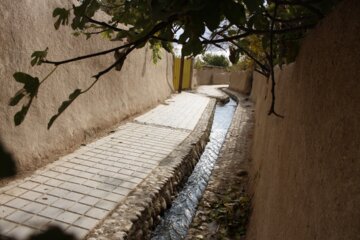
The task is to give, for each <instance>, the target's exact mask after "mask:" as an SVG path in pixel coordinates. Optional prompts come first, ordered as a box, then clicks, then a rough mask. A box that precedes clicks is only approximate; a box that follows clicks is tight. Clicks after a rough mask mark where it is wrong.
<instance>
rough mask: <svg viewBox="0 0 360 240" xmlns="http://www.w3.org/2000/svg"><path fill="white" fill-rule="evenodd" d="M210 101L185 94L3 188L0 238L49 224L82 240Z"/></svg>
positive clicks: (179, 138)
mask: <svg viewBox="0 0 360 240" xmlns="http://www.w3.org/2000/svg"><path fill="white" fill-rule="evenodd" d="M208 103H209V99H208V98H206V97H203V96H199V95H195V94H191V93H186V92H184V93H182V94H179V95H175V96H174V97H173V98H171V99H169V100H167V101H166V104H165V105H159V106H158V107H156V108H154V109H153V110H151V111H149V112H148V113H145V114H144V115H142V116H140V117H138V118H136V119H135V121H134V122H131V123H127V124H125V125H122V126H120V127H119V128H118V129H116V131H115V132H114V133H112V134H110V135H108V136H106V137H104V138H102V139H99V140H97V141H95V142H93V143H91V144H89V145H87V146H84V147H82V148H80V149H79V150H77V151H75V152H74V153H72V154H69V155H67V156H65V157H62V158H61V159H59V160H58V161H56V162H54V163H52V164H50V165H48V166H47V167H46V168H44V169H41V170H38V171H36V172H35V173H34V174H33V175H32V176H31V177H28V178H26V179H23V180H20V181H16V182H13V183H11V184H9V185H8V186H6V187H4V188H1V189H0V233H1V234H2V235H3V236H12V237H16V238H17V239H24V238H25V237H26V236H28V235H29V234H31V233H34V232H39V231H41V230H43V229H45V228H46V227H47V226H49V225H59V226H61V227H62V228H63V229H64V230H66V231H67V232H71V233H74V234H75V235H76V236H77V237H78V238H83V237H84V236H86V234H87V233H88V232H89V231H90V230H91V229H93V228H94V227H95V226H96V225H97V224H98V223H99V222H100V221H101V220H102V219H103V218H105V217H106V216H107V215H108V214H109V213H110V212H111V211H112V210H113V209H114V208H115V207H116V206H117V205H118V204H119V203H120V202H121V201H122V200H124V199H125V198H126V196H127V194H128V193H129V192H130V191H131V190H132V189H134V188H135V187H136V186H137V185H138V184H139V183H140V182H141V181H142V180H143V179H145V178H146V177H147V175H148V174H149V173H150V172H151V171H152V170H153V169H154V168H156V167H157V165H158V163H159V162H160V161H161V160H162V159H164V158H166V156H168V155H169V154H170V152H171V151H172V150H173V149H175V147H176V146H178V145H179V144H180V143H181V142H182V141H183V140H184V139H185V138H186V137H187V136H188V135H189V134H190V133H191V131H192V130H193V129H194V127H195V125H196V123H197V122H198V120H199V119H200V117H201V115H202V113H203V111H204V110H205V108H206V106H207V104H208Z"/></svg>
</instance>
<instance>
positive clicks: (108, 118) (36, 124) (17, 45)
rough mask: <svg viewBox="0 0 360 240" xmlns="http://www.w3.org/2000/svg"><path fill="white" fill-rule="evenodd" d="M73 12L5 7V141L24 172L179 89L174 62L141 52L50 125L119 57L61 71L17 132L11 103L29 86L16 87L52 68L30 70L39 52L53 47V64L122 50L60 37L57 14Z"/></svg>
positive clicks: (0, 98) (64, 31)
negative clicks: (22, 75)
mask: <svg viewBox="0 0 360 240" xmlns="http://www.w3.org/2000/svg"><path fill="white" fill-rule="evenodd" d="M66 4H67V5H68V7H69V6H70V4H71V1H63V0H51V1H48V0H36V1H31V0H18V1H12V0H2V1H0V16H1V21H2V24H1V25H0V32H1V34H0V45H1V51H0V85H1V91H0V123H1V124H0V138H1V142H2V143H3V144H4V147H5V148H6V150H7V151H9V152H10V153H12V154H13V156H14V157H15V158H16V161H17V164H18V167H19V169H20V170H21V171H24V170H33V169H36V168H38V167H39V166H42V165H44V164H46V163H47V162H48V161H49V159H51V157H52V156H54V155H56V154H62V153H64V152H66V151H69V150H70V149H72V148H73V147H74V146H76V145H79V144H80V143H81V142H82V141H84V140H86V139H87V138H88V137H89V136H94V135H96V134H97V133H98V132H101V131H102V130H103V129H106V128H109V127H111V126H113V125H114V124H116V123H119V122H120V121H121V120H123V119H125V118H127V117H129V116H131V115H134V114H136V113H139V112H141V111H144V110H145V109H147V108H149V107H151V106H154V105H155V104H157V103H159V102H161V101H163V100H164V99H166V98H167V97H168V96H169V95H170V93H171V86H172V57H171V56H170V55H167V54H165V53H164V54H163V58H162V60H161V61H160V62H159V63H158V64H156V65H154V64H153V63H152V60H151V59H152V57H151V54H152V53H151V50H149V49H148V48H143V49H140V50H137V51H135V52H133V53H131V55H130V56H129V57H128V58H127V59H126V62H125V64H124V66H123V70H122V71H121V72H117V71H111V72H110V73H108V74H107V75H105V76H104V77H103V78H102V79H101V80H100V81H99V82H98V83H97V84H96V85H95V87H94V88H93V89H92V90H91V91H90V92H88V93H87V94H86V95H82V96H80V97H79V98H78V99H77V100H76V101H75V102H74V103H73V104H72V105H71V106H70V107H69V109H67V110H66V111H65V112H64V113H63V114H62V115H61V116H60V117H59V118H58V120H57V121H56V122H55V124H54V125H53V127H52V128H51V129H50V130H47V129H46V127H47V123H48V121H49V119H50V118H51V116H52V115H54V114H55V113H56V112H57V109H58V107H59V106H60V105H61V102H62V101H64V100H66V99H67V98H68V96H69V94H70V93H71V92H72V91H73V90H74V89H76V88H82V89H85V88H86V87H87V86H89V84H90V83H91V82H92V81H93V79H92V78H91V76H92V75H94V74H96V73H97V72H98V71H101V70H103V69H104V68H106V67H108V66H109V65H110V64H111V63H113V61H114V57H113V55H112V54H110V55H109V56H104V57H100V58H94V59H91V60H85V61H82V62H78V63H74V64H70V65H64V66H60V67H58V69H57V70H56V72H55V74H54V75H53V76H51V77H50V78H49V79H48V80H47V81H46V82H45V83H44V84H43V86H42V87H41V89H40V91H39V93H38V97H37V98H35V100H34V102H33V105H32V107H31V108H30V111H29V113H28V116H27V117H26V119H25V121H24V122H23V124H22V125H20V126H18V127H15V126H14V122H13V116H14V114H15V113H16V112H17V111H18V110H19V108H21V105H19V106H17V107H15V108H14V107H9V106H8V101H9V99H10V97H12V96H13V95H14V94H15V92H16V91H17V90H19V89H20V88H21V87H22V85H21V84H19V83H16V82H15V81H14V80H13V77H12V75H13V73H14V72H16V71H24V72H28V73H30V74H32V75H34V76H38V77H41V78H43V77H44V76H46V75H47V74H48V73H49V72H50V70H51V69H52V67H51V66H45V65H42V66H39V67H33V68H32V67H31V66H30V55H31V53H32V52H33V51H35V50H43V49H45V48H46V47H49V56H48V58H49V59H52V60H63V59H67V58H70V57H75V56H79V55H83V54H87V53H91V52H96V51H99V50H105V49H109V48H110V47H113V46H114V45H118V44H120V43H118V42H111V43H110V42H108V41H105V40H102V39H89V40H85V39H84V38H83V37H81V38H75V37H73V36H72V35H71V30H70V28H60V30H59V31H55V29H54V26H53V23H54V19H53V18H52V10H53V9H54V8H55V7H58V6H61V7H64V5H66Z"/></svg>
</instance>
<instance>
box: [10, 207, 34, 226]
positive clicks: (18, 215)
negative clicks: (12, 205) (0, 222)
mask: <svg viewBox="0 0 360 240" xmlns="http://www.w3.org/2000/svg"><path fill="white" fill-rule="evenodd" d="M32 216H33V214H30V213H27V212H24V211H20V210H17V211H15V212H14V213H12V214H10V215H9V216H7V217H6V219H7V220H10V221H12V222H15V223H23V222H25V221H26V220H28V219H29V218H31V217H32Z"/></svg>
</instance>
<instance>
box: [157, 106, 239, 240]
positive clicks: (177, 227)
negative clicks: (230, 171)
mask: <svg viewBox="0 0 360 240" xmlns="http://www.w3.org/2000/svg"><path fill="white" fill-rule="evenodd" d="M236 105H237V104H236V102H235V101H234V100H232V99H230V101H229V102H228V103H226V104H221V103H217V105H216V108H215V115H214V120H213V124H212V127H211V132H210V141H209V142H208V143H207V145H206V147H205V150H204V152H203V154H202V155H201V157H200V160H199V161H198V163H197V164H196V166H195V168H194V171H193V172H192V174H191V176H190V177H189V179H188V180H187V182H186V183H185V185H184V188H183V189H182V190H181V192H180V193H179V194H178V196H177V198H176V199H175V200H174V201H173V203H172V205H171V208H170V209H168V210H167V211H166V212H165V214H164V216H163V218H162V220H161V222H160V223H159V225H158V226H157V227H156V229H155V231H154V233H153V235H152V238H151V239H152V240H179V239H184V238H185V237H186V235H187V232H188V229H189V226H190V224H191V221H192V219H193V217H194V215H195V213H196V207H197V205H198V202H199V200H200V199H201V197H202V195H203V192H204V190H205V188H206V186H207V183H208V181H209V179H210V175H211V172H212V170H213V168H214V166H215V163H216V160H217V158H218V156H219V153H220V149H221V147H222V145H223V144H224V141H225V137H226V134H227V131H228V129H229V127H230V124H231V120H232V117H233V115H234V112H235V109H236Z"/></svg>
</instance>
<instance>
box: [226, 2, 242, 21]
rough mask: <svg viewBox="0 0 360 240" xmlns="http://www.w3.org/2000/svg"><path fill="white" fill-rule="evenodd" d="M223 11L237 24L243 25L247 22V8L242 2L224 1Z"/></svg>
mask: <svg viewBox="0 0 360 240" xmlns="http://www.w3.org/2000/svg"><path fill="white" fill-rule="evenodd" d="M223 11H224V15H225V17H226V18H227V19H228V20H229V21H230V22H231V23H232V24H236V25H242V24H244V23H245V20H246V16H245V8H244V6H243V5H242V4H241V3H236V2H233V1H232V0H228V1H224V3H223Z"/></svg>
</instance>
